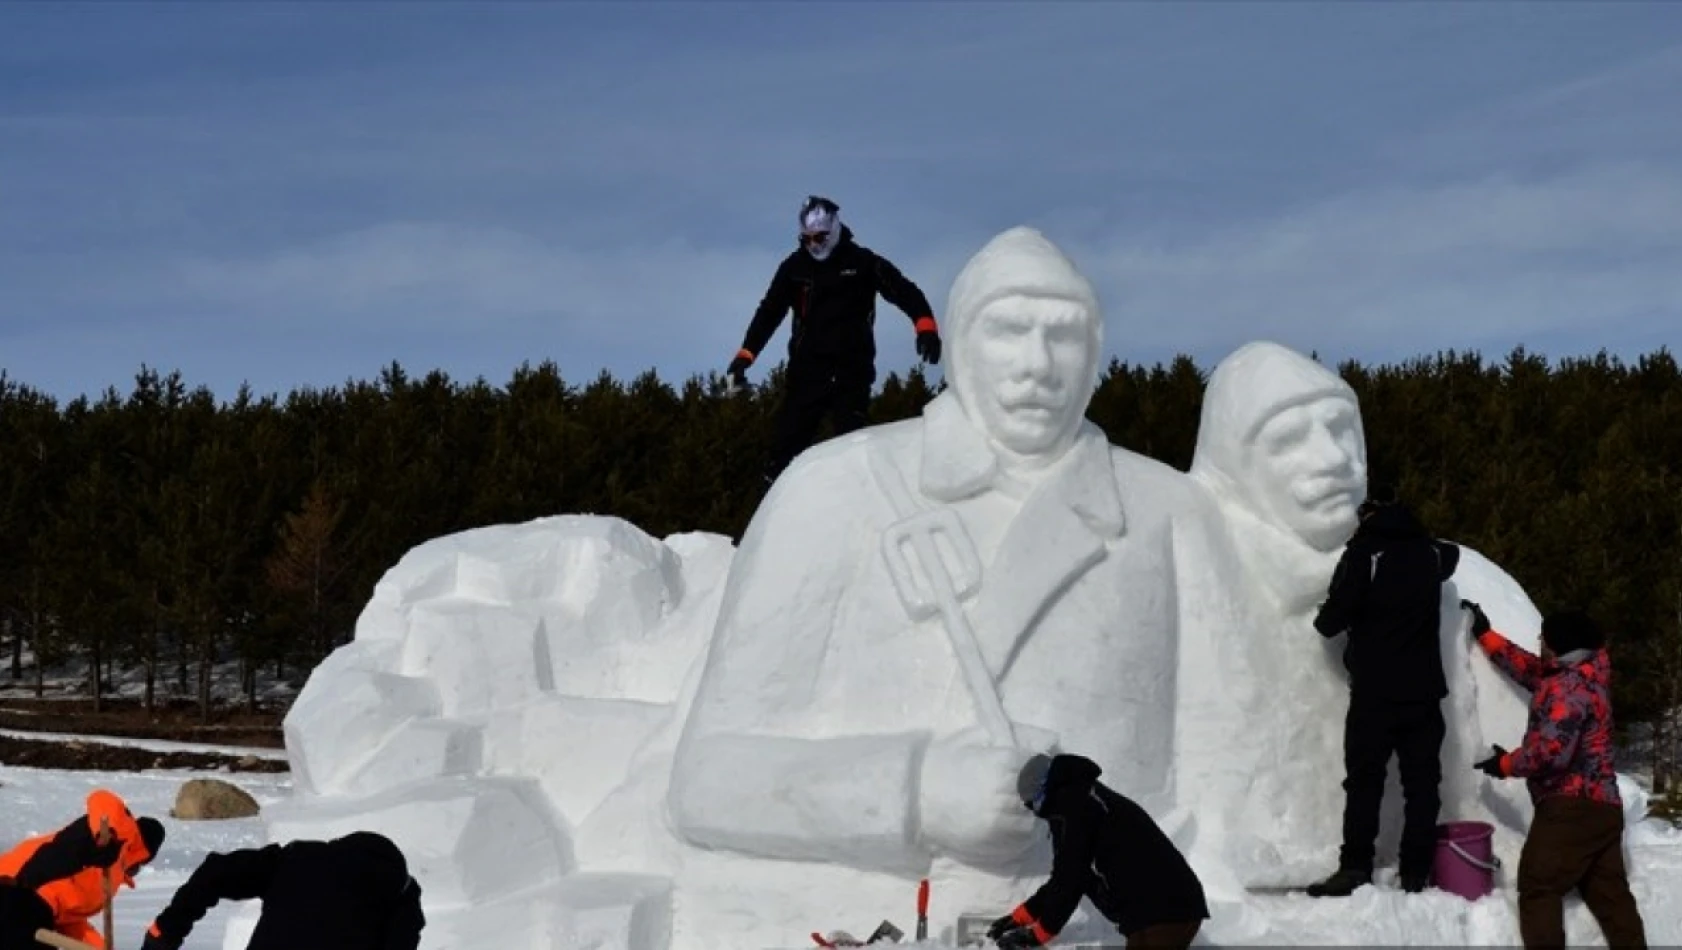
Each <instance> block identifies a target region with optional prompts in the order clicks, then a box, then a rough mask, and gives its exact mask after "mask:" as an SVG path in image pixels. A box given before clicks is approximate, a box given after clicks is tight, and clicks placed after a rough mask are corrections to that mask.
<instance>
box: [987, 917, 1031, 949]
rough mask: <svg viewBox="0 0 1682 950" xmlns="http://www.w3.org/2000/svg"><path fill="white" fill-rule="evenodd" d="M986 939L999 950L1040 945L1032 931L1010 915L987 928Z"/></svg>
mask: <svg viewBox="0 0 1682 950" xmlns="http://www.w3.org/2000/svg"><path fill="white" fill-rule="evenodd" d="M987 939H988V940H991V941H993V945H994V946H996V947H998V948H999V950H1022V948H1025V947H1037V946H1039V945H1040V940H1039V938H1038V937H1036V936H1034V931H1033V930H1032V929H1031V928H1028V927H1024V926H1022V925H1021V924H1019V923H1017V922H1016V917H1015V916H1014V915H1012V914H1006V915H1004V916H1003V917H1000V918H999V919H998V920H995V921H993V923H992V925H991V926H989V927H988V928H987Z"/></svg>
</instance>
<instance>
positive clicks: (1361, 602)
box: [1314, 504, 1460, 702]
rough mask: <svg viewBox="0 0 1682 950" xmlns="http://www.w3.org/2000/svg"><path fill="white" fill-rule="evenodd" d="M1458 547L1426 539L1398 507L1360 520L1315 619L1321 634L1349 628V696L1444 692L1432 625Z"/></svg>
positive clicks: (1426, 697)
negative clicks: (1359, 524)
mask: <svg viewBox="0 0 1682 950" xmlns="http://www.w3.org/2000/svg"><path fill="white" fill-rule="evenodd" d="M1459 564H1460V548H1459V547H1458V546H1456V545H1454V544H1451V543H1449V542H1447V541H1438V540H1435V539H1433V538H1432V537H1431V536H1430V535H1429V534H1427V533H1426V532H1425V529H1424V527H1423V526H1421V525H1420V523H1419V521H1418V520H1417V519H1416V518H1415V517H1414V516H1413V512H1411V511H1409V510H1408V508H1407V507H1406V506H1405V505H1401V504H1391V505H1385V506H1383V507H1380V508H1377V509H1375V510H1374V511H1373V513H1372V514H1370V515H1368V516H1367V517H1366V518H1364V519H1363V520H1362V521H1361V526H1360V527H1359V528H1357V529H1356V530H1355V536H1354V537H1353V538H1350V539H1349V544H1348V545H1347V546H1346V547H1345V548H1344V551H1343V556H1342V557H1341V558H1339V559H1338V562H1337V569H1336V570H1335V571H1334V572H1333V573H1332V582H1331V586H1330V588H1329V589H1328V591H1327V593H1326V600H1325V603H1323V604H1321V605H1320V610H1319V613H1317V614H1316V615H1315V617H1314V628H1315V629H1316V630H1318V631H1319V632H1320V635H1321V636H1323V637H1328V638H1329V637H1335V636H1337V635H1338V634H1340V633H1343V632H1345V631H1348V633H1349V642H1348V644H1347V645H1346V646H1345V647H1344V653H1343V663H1344V666H1345V667H1347V668H1348V670H1349V688H1350V691H1351V694H1352V695H1351V698H1352V699H1378V700H1389V701H1397V702H1426V701H1435V700H1439V699H1442V698H1443V697H1444V696H1447V695H1448V682H1447V680H1446V679H1445V678H1444V677H1443V661H1442V652H1441V651H1442V646H1441V641H1440V640H1439V633H1440V631H1439V627H1440V625H1441V617H1442V613H1441V611H1442V585H1443V582H1444V581H1446V580H1448V579H1449V578H1450V577H1451V576H1453V574H1454V569H1455V568H1456V567H1457V566H1459Z"/></svg>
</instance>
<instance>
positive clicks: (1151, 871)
mask: <svg viewBox="0 0 1682 950" xmlns="http://www.w3.org/2000/svg"><path fill="white" fill-rule="evenodd" d="M1099 774H1100V769H1099V767H1098V765H1097V763H1095V762H1093V761H1092V760H1091V759H1088V758H1086V757H1084V756H1079V755H1059V756H1056V757H1055V758H1051V757H1047V756H1044V755H1036V756H1034V757H1033V758H1031V759H1029V760H1028V763H1027V764H1026V765H1024V766H1023V767H1022V772H1021V774H1020V775H1019V776H1018V778H1017V793H1018V794H1019V795H1021V796H1022V804H1023V805H1024V806H1025V807H1026V808H1028V809H1029V810H1030V811H1032V812H1033V813H1034V814H1036V815H1038V816H1039V817H1041V818H1043V819H1045V820H1046V823H1047V824H1049V825H1050V826H1051V843H1052V849H1053V857H1052V863H1051V878H1050V880H1048V881H1046V882H1045V884H1043V885H1041V887H1040V889H1039V890H1037V891H1035V892H1034V894H1033V895H1032V896H1031V897H1029V898H1028V899H1027V900H1026V901H1023V902H1022V903H1021V904H1020V905H1018V906H1017V907H1016V909H1015V910H1013V911H1012V912H1011V913H1009V914H1006V915H1005V916H1003V917H1000V918H999V919H998V920H995V921H993V925H992V927H990V928H988V930H987V936H988V938H989V939H991V940H992V941H993V942H994V943H995V944H997V945H998V946H999V947H1000V948H1001V950H1017V948H1024V947H1037V946H1040V945H1042V944H1047V943H1050V942H1051V940H1052V938H1054V937H1056V936H1057V933H1058V931H1060V930H1062V929H1063V925H1064V924H1066V923H1068V921H1069V918H1070V917H1071V916H1073V915H1074V912H1075V908H1076V907H1078V906H1079V905H1080V900H1081V898H1082V897H1086V898H1089V899H1091V901H1092V904H1093V906H1094V907H1096V908H1097V909H1098V912H1099V913H1101V914H1103V915H1104V916H1105V918H1107V919H1108V920H1109V921H1110V922H1111V923H1113V924H1115V925H1116V929H1117V930H1119V931H1120V932H1121V933H1123V934H1125V935H1126V936H1127V946H1129V947H1189V946H1191V941H1192V938H1193V937H1195V936H1197V931H1198V929H1199V928H1201V927H1202V925H1203V921H1205V920H1207V919H1208V918H1209V905H1208V903H1207V902H1206V901H1205V900H1204V896H1203V884H1202V882H1201V881H1199V880H1198V879H1197V875H1196V874H1195V873H1194V872H1193V871H1192V869H1191V865H1189V864H1187V863H1186V860H1185V857H1184V856H1182V855H1181V854H1180V852H1179V849H1177V848H1175V847H1174V843H1173V842H1172V841H1170V840H1169V839H1168V836H1167V835H1165V834H1163V833H1162V829H1161V828H1159V827H1157V824H1156V822H1154V821H1152V820H1151V817H1150V815H1149V814H1147V813H1146V812H1145V810H1144V809H1143V808H1140V807H1139V805H1138V804H1137V803H1135V802H1134V801H1132V800H1131V799H1129V798H1127V797H1126V796H1123V795H1121V794H1119V793H1117V792H1116V791H1115V790H1114V789H1111V788H1110V787H1109V786H1107V785H1105V784H1104V783H1102V782H1100V781H1098V776H1099Z"/></svg>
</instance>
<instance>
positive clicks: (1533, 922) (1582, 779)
mask: <svg viewBox="0 0 1682 950" xmlns="http://www.w3.org/2000/svg"><path fill="white" fill-rule="evenodd" d="M1460 606H1461V607H1462V608H1464V609H1466V610H1469V611H1471V612H1472V625H1471V631H1472V636H1473V637H1476V638H1477V642H1478V646H1480V647H1482V648H1483V651H1484V653H1486V654H1488V655H1489V658H1490V659H1491V660H1493V661H1494V663H1495V665H1496V666H1497V667H1500V669H1501V671H1502V672H1503V673H1506V674H1507V675H1508V676H1510V677H1512V678H1513V680H1514V681H1515V682H1517V683H1518V684H1519V685H1520V686H1523V687H1524V688H1526V689H1528V690H1530V691H1531V697H1530V722H1529V724H1528V726H1527V727H1526V729H1525V732H1524V741H1523V743H1522V744H1521V745H1520V746H1519V748H1518V749H1517V750H1516V751H1513V752H1508V751H1507V750H1505V749H1503V748H1501V747H1500V746H1494V747H1493V750H1494V754H1493V755H1491V756H1490V757H1489V758H1487V759H1484V760H1483V761H1482V762H1479V763H1477V765H1476V766H1475V768H1477V769H1478V770H1479V771H1481V772H1483V773H1484V774H1486V775H1488V776H1490V777H1491V778H1523V779H1525V780H1526V781H1525V784H1526V785H1527V786H1528V787H1529V790H1530V799H1531V801H1532V802H1534V803H1535V805H1536V814H1535V817H1533V818H1532V819H1531V821H1530V833H1529V834H1528V835H1527V836H1526V837H1525V839H1524V850H1523V851H1521V852H1520V853H1519V859H1518V926H1519V934H1520V935H1521V936H1522V937H1523V939H1524V945H1525V946H1526V947H1563V946H1565V905H1564V898H1565V895H1566V894H1567V893H1569V892H1570V891H1572V890H1577V891H1579V892H1581V894H1582V896H1583V903H1584V904H1586V905H1588V908H1589V912H1590V913H1592V914H1594V919H1595V920H1597V921H1599V922H1600V929H1601V931H1602V932H1603V933H1604V934H1605V936H1606V942H1607V944H1608V945H1609V946H1613V947H1645V946H1647V938H1646V934H1645V931H1644V928H1643V926H1642V923H1641V911H1640V910H1639V909H1638V908H1637V907H1636V905H1635V896H1634V895H1633V894H1631V893H1630V890H1629V873H1628V871H1627V870H1626V869H1625V868H1624V850H1623V839H1624V807H1623V799H1622V797H1621V796H1620V795H1619V794H1618V776H1617V773H1616V771H1614V769H1613V764H1612V687H1611V681H1612V661H1611V659H1610V657H1609V656H1608V655H1607V653H1606V640H1605V637H1604V636H1603V635H1602V634H1601V632H1600V628H1599V626H1598V625H1596V624H1595V622H1594V621H1593V620H1592V619H1590V618H1589V617H1588V616H1586V615H1584V614H1581V613H1577V612H1574V611H1572V612H1564V613H1555V614H1550V615H1549V616H1548V617H1546V618H1545V619H1543V621H1542V655H1541V656H1540V657H1537V656H1535V655H1533V654H1531V653H1529V652H1528V651H1526V650H1523V649H1521V648H1519V647H1518V646H1515V645H1514V644H1513V643H1512V642H1510V641H1509V640H1507V638H1506V637H1503V636H1501V635H1500V634H1499V633H1496V632H1495V631H1494V630H1492V629H1490V625H1489V617H1488V616H1486V615H1485V614H1484V612H1483V608H1482V607H1480V606H1478V605H1477V604H1475V603H1472V602H1471V601H1469V600H1462V601H1461V602H1460Z"/></svg>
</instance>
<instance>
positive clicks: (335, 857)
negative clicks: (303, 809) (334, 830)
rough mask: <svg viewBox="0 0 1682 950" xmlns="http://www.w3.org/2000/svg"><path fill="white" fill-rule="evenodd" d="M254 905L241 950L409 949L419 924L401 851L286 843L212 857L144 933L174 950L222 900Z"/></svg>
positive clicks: (359, 838)
mask: <svg viewBox="0 0 1682 950" xmlns="http://www.w3.org/2000/svg"><path fill="white" fill-rule="evenodd" d="M253 899H256V900H261V901H262V902H263V915H262V917H261V918H260V919H259V920H258V921H257V929H256V930H255V931H254V932H253V933H252V935H251V942H250V943H249V944H248V945H247V950H300V948H303V947H309V948H310V950H415V948H416V947H418V946H420V936H421V930H422V928H424V927H425V926H426V917H425V915H424V914H422V913H421V889H420V885H419V884H418V883H416V882H415V879H414V878H412V877H410V876H409V870H408V864H407V862H406V861H405V860H404V859H403V852H402V851H400V850H398V848H397V846H396V845H395V844H393V843H392V842H391V840H390V839H388V838H386V837H385V836H384V835H379V834H375V833H373V832H368V831H358V832H355V833H352V834H349V835H346V836H344V837H343V838H335V839H334V840H332V841H293V842H289V843H287V844H284V845H281V844H271V845H268V846H266V847H262V848H248V849H245V850H241V851H231V852H227V853H217V854H212V855H210V857H208V858H206V859H205V861H204V863H203V864H201V865H199V867H198V870H196V871H194V872H193V874H192V876H191V877H189V878H188V879H187V882H186V883H185V884H183V885H181V887H180V889H178V890H177V891H176V892H175V896H174V897H173V898H172V899H171V900H170V902H169V906H168V907H166V908H164V910H163V912H162V913H160V914H159V915H158V917H157V919H156V920H155V921H154V922H153V924H152V931H151V933H152V934H153V935H154V936H161V937H163V938H164V940H165V942H166V943H167V944H169V945H171V946H180V944H181V941H183V940H185V939H186V938H187V935H188V934H189V933H190V932H191V931H192V929H193V925H194V924H196V923H198V921H199V920H200V919H201V918H202V917H204V915H205V913H206V912H207V911H209V910H210V908H212V907H214V906H216V903H217V902H218V901H221V900H253Z"/></svg>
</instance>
